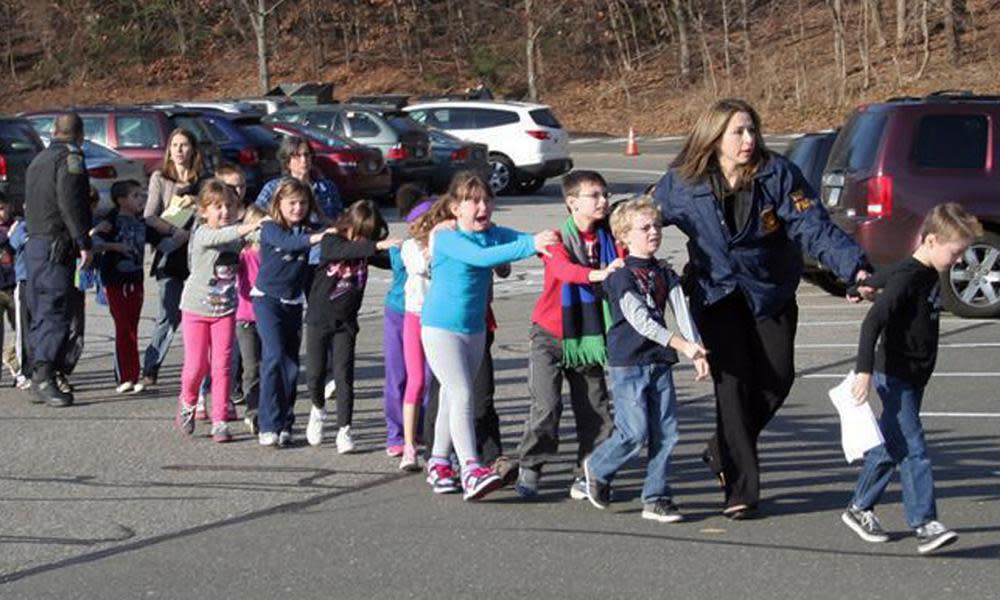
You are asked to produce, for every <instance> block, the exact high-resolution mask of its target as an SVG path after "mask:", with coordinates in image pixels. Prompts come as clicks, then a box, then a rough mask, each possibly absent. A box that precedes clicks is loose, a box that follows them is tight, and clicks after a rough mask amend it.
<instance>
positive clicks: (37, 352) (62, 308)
mask: <svg viewBox="0 0 1000 600" xmlns="http://www.w3.org/2000/svg"><path fill="white" fill-rule="evenodd" d="M24 253H25V261H26V266H27V267H28V310H29V311H30V313H31V317H32V318H31V330H30V332H29V338H28V343H29V344H30V345H31V352H32V357H33V358H34V362H35V366H36V367H38V368H41V369H43V371H42V372H41V373H40V374H39V375H40V376H42V377H47V376H49V375H50V374H51V369H52V368H54V367H55V366H57V364H58V363H59V359H60V355H61V353H62V351H63V347H64V345H65V343H66V336H67V334H68V332H69V325H70V313H69V311H70V301H71V294H72V292H73V271H74V268H73V264H72V262H70V263H69V264H64V263H57V262H52V261H50V260H49V241H48V240H47V239H41V238H33V239H29V240H28V242H27V243H26V244H25V248H24ZM46 369H47V370H49V372H45V370H46Z"/></svg>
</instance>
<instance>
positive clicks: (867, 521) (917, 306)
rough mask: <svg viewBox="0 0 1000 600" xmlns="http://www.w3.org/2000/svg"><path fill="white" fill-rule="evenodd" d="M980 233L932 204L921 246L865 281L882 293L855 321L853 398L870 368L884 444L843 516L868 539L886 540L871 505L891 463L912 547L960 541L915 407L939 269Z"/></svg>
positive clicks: (960, 215) (934, 315) (972, 223)
mask: <svg viewBox="0 0 1000 600" xmlns="http://www.w3.org/2000/svg"><path fill="white" fill-rule="evenodd" d="M982 235H983V228H982V225H980V224H979V221H978V220H976V218H975V217H973V216H971V215H969V214H968V213H966V212H965V211H964V210H963V209H962V207H961V206H959V205H958V204H955V203H953V202H949V203H947V204H941V205H939V206H936V207H934V209H933V210H932V211H931V212H930V214H928V215H927V218H926V219H924V223H923V226H922V227H921V230H920V239H921V242H920V246H919V247H918V248H917V249H916V251H915V252H914V253H913V256H911V257H910V258H907V259H905V260H903V261H901V262H899V263H896V264H895V265H893V266H891V267H889V268H888V269H886V270H885V271H881V272H879V273H877V274H876V275H875V276H874V277H873V278H871V279H869V280H867V281H866V282H865V285H866V286H869V285H870V286H872V287H876V288H882V292H881V293H880V294H879V295H878V297H877V298H876V299H875V304H874V306H872V308H871V309H870V310H869V311H868V315H867V316H866V317H865V320H864V323H863V324H862V325H861V339H860V341H859V342H858V358H857V365H856V368H855V372H856V373H857V375H856V377H855V380H854V386H853V390H852V391H853V393H854V398H855V401H856V402H857V403H858V404H861V403H863V402H864V401H865V399H866V397H867V395H868V387H869V385H870V384H871V380H872V373H873V372H874V374H875V376H874V380H875V391H877V392H878V395H879V398H880V399H881V400H882V416H881V417H880V418H879V427H880V429H881V430H882V436H883V438H885V443H884V444H883V445H880V446H876V447H875V448H872V449H871V450H869V451H868V453H867V454H866V455H865V464H864V466H863V467H862V469H861V475H860V476H859V477H858V483H857V486H856V487H855V489H854V497H853V498H852V499H851V504H850V506H848V507H847V510H846V511H845V512H844V514H843V515H841V520H842V521H843V522H844V523H845V524H846V525H847V526H848V527H850V528H851V529H852V530H854V532H855V533H857V534H858V536H860V537H861V539H863V540H865V541H866V542H885V541H888V540H889V536H888V535H887V534H886V532H885V530H883V529H882V525H881V524H880V523H879V521H878V519H877V518H876V517H875V513H874V512H873V509H874V507H875V505H876V504H877V503H878V501H879V499H880V498H881V497H882V493H883V492H884V491H885V489H886V487H887V486H888V485H889V479H890V478H891V477H892V472H893V470H894V469H895V468H896V467H898V468H899V476H900V479H901V481H902V484H903V508H904V512H905V514H906V522H907V524H908V525H909V526H910V527H911V528H913V529H914V530H915V531H916V535H917V551H918V552H920V553H921V554H926V553H928V552H933V551H934V550H936V549H938V548H941V547H942V546H945V545H947V544H951V543H952V542H954V541H955V540H956V539H958V535H957V534H956V533H955V532H954V531H951V530H949V529H948V528H947V527H945V526H944V525H942V524H941V523H940V522H939V521H938V520H937V506H936V504H935V501H934V479H933V477H932V475H931V461H930V458H929V457H928V456H927V447H926V445H925V443H924V429H923V425H922V424H921V423H920V405H921V402H922V400H923V396H924V387H925V386H926V385H927V381H928V380H929V379H930V377H931V373H932V372H933V371H934V363H935V361H936V360H937V347H938V329H939V317H940V315H941V285H940V273H942V272H945V271H947V270H948V269H949V268H950V267H951V266H952V265H953V264H955V262H956V261H957V260H958V259H959V258H961V256H962V255H963V254H964V253H965V250H966V248H968V247H969V244H971V243H972V242H973V241H974V240H975V239H976V238H978V237H980V236H982ZM879 342H880V343H879ZM876 343H878V346H877V348H876Z"/></svg>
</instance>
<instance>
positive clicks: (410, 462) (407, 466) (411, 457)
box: [399, 446, 420, 472]
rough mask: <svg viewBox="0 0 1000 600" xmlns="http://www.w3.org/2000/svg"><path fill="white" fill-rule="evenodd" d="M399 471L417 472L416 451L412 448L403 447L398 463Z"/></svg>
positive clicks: (418, 468)
mask: <svg viewBox="0 0 1000 600" xmlns="http://www.w3.org/2000/svg"><path fill="white" fill-rule="evenodd" d="M399 470H400V471H408V472H413V471H419V470H420V465H419V464H418V463H417V449H416V447H414V446H404V447H403V459H402V460H400V461H399Z"/></svg>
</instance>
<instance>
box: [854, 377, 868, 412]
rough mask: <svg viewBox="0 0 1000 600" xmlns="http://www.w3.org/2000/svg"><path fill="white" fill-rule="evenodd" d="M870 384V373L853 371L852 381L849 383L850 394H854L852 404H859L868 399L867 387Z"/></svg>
mask: <svg viewBox="0 0 1000 600" xmlns="http://www.w3.org/2000/svg"><path fill="white" fill-rule="evenodd" d="M871 384H872V374H871V373H855V374H854V383H853V384H851V395H852V396H854V404H855V405H857V406H861V405H862V404H864V403H865V401H866V400H867V399H868V388H869V387H871Z"/></svg>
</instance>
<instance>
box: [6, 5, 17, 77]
mask: <svg viewBox="0 0 1000 600" xmlns="http://www.w3.org/2000/svg"><path fill="white" fill-rule="evenodd" d="M4 4H5V6H6V10H5V11H4V13H5V14H4V20H3V28H4V33H5V34H6V35H4V42H5V44H6V46H7V66H8V67H9V68H10V78H11V80H13V81H17V65H16V64H15V62H14V30H15V29H16V28H17V14H16V13H15V12H14V3H13V2H5V3H4Z"/></svg>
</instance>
